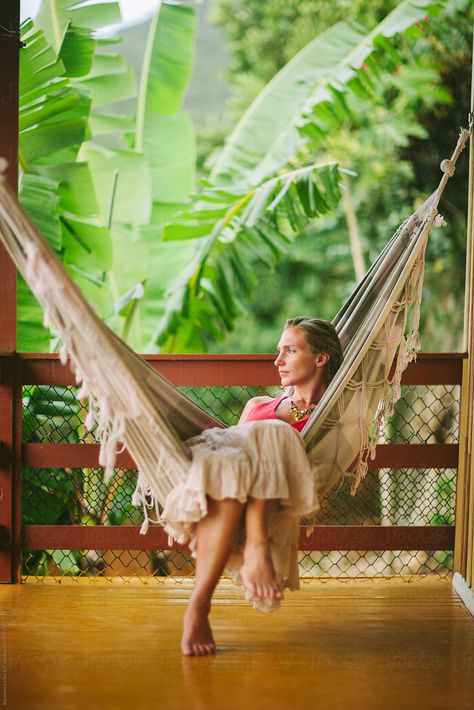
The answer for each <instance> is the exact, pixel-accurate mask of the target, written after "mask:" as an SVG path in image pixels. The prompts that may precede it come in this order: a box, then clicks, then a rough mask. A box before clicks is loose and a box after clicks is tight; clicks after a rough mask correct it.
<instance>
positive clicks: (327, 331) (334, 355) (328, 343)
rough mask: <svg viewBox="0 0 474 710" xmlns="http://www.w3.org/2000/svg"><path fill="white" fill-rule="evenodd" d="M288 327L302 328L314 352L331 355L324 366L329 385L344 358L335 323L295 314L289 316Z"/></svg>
mask: <svg viewBox="0 0 474 710" xmlns="http://www.w3.org/2000/svg"><path fill="white" fill-rule="evenodd" d="M286 328H300V329H301V330H302V331H303V333H304V337H305V340H306V342H307V343H308V345H309V347H310V348H311V351H312V352H313V353H327V354H328V355H329V361H328V363H327V365H326V367H325V368H324V380H325V384H326V385H328V384H329V383H330V382H331V380H332V378H333V377H334V375H335V374H336V372H337V370H338V369H339V368H340V366H341V363H342V360H343V358H344V356H343V354H342V348H341V342H340V340H339V336H338V334H337V333H336V329H335V328H334V326H333V324H332V323H330V322H329V321H327V320H323V319H322V318H313V317H312V316H295V318H288V320H287V321H286V323H285V330H286Z"/></svg>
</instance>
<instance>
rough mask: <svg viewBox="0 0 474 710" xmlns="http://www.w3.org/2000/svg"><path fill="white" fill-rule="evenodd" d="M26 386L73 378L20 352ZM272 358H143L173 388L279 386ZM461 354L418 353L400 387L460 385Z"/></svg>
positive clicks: (44, 359)
mask: <svg viewBox="0 0 474 710" xmlns="http://www.w3.org/2000/svg"><path fill="white" fill-rule="evenodd" d="M19 357H20V358H21V360H22V364H23V368H22V369H23V384H25V385H38V384H50V385H73V384H75V381H74V376H73V374H72V372H71V370H70V369H69V368H68V367H64V366H63V365H61V363H60V362H59V358H58V356H57V355H56V354H48V355H39V354H30V353H20V355H19ZM274 358H275V356H274V355H268V354H264V355H174V356H173V355H146V356H145V360H146V361H147V362H148V363H149V364H150V365H151V366H152V367H153V368H154V369H155V370H157V371H158V372H160V373H161V374H162V375H164V377H166V378H168V379H169V380H170V381H171V382H173V384H175V385H177V386H178V385H182V386H199V385H206V386H209V387H210V386H215V387H218V386H231V385H237V386H238V385H241V386H248V387H250V386H255V387H268V386H272V385H279V384H280V380H279V378H278V374H277V371H276V369H275V367H274V365H273V360H274ZM464 358H465V354H463V353H420V354H419V355H418V360H417V362H416V363H412V364H410V365H409V366H408V367H407V369H406V370H405V372H404V374H403V378H402V383H403V384H407V385H408V384H410V385H412V384H419V385H437V384H446V385H457V384H461V377H462V361H463V359H464Z"/></svg>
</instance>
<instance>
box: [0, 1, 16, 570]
mask: <svg viewBox="0 0 474 710" xmlns="http://www.w3.org/2000/svg"><path fill="white" fill-rule="evenodd" d="M19 26H20V0H2V2H1V3H0V107H1V108H0V110H1V114H0V120H1V124H0V157H1V158H5V159H6V160H7V161H8V169H7V171H6V179H7V180H8V182H9V184H10V186H11V188H12V189H13V190H14V191H15V192H16V191H17V185H18V67H19V47H20V43H19ZM15 349H16V269H15V266H14V265H13V263H12V261H11V260H10V258H9V256H8V255H7V252H6V250H5V248H4V247H3V245H0V364H1V372H0V378H1V383H0V582H3V583H11V582H15V581H17V572H18V570H17V567H18V560H19V540H18V537H17V533H18V520H17V518H16V517H15V516H17V513H18V505H17V502H18V491H16V490H15V481H16V479H17V474H18V469H17V468H16V467H15V451H16V443H15V436H16V434H15V413H14V397H15V374H14V373H15V366H14V362H13V360H12V359H10V358H9V359H6V360H5V359H4V355H5V354H11V353H13V352H14V351H15ZM2 360H3V362H2Z"/></svg>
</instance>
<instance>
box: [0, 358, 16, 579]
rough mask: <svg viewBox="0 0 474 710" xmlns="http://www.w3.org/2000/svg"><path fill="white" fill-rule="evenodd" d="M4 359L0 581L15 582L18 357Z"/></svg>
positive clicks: (0, 413) (1, 384)
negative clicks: (15, 441) (14, 421)
mask: <svg viewBox="0 0 474 710" xmlns="http://www.w3.org/2000/svg"><path fill="white" fill-rule="evenodd" d="M1 360H2V375H3V376H2V380H1V382H0V505H1V508H0V511H1V512H0V583H11V582H12V581H13V575H12V543H13V509H14V499H13V496H14V486H13V450H14V435H13V393H14V358H13V357H5V356H3V357H2V358H1Z"/></svg>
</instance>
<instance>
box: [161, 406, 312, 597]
mask: <svg viewBox="0 0 474 710" xmlns="http://www.w3.org/2000/svg"><path fill="white" fill-rule="evenodd" d="M186 444H187V445H188V446H189V449H190V451H191V454H192V462H191V465H190V468H189V472H188V475H187V479H186V481H185V482H184V483H182V484H180V485H179V486H177V487H176V488H175V489H174V490H173V491H172V492H171V493H170V494H169V496H168V497H167V499H166V502H165V506H164V509H163V512H162V515H161V519H162V522H163V524H164V527H165V530H166V531H167V532H168V534H169V535H170V537H171V538H174V539H175V540H177V541H178V542H179V543H181V544H186V545H188V546H189V547H190V549H191V551H192V553H193V556H196V523H197V522H198V521H199V520H201V518H203V517H204V516H205V515H206V514H207V500H206V496H210V497H211V498H214V499H215V500H223V499H224V498H234V499H236V500H238V501H240V502H241V503H245V502H246V501H247V500H248V498H249V497H252V498H264V499H277V500H278V501H279V503H278V505H277V506H276V508H275V509H274V511H273V512H272V513H271V515H270V516H269V518H268V522H267V532H268V543H269V547H270V553H271V556H272V561H273V566H274V569H275V574H276V578H277V581H278V583H279V585H280V587H281V588H282V589H283V588H284V587H287V588H289V589H292V590H293V589H298V588H299V573H298V536H299V526H300V518H301V517H302V516H305V515H310V514H311V513H314V512H316V511H317V510H318V509H319V501H318V495H317V489H318V486H317V480H316V475H315V470H314V469H312V468H311V464H310V462H309V460H308V458H307V456H306V453H305V450H304V445H303V441H302V439H301V437H300V435H299V433H298V432H297V431H296V430H295V429H293V427H291V426H289V425H288V424H286V423H285V422H282V421H280V420H278V419H276V420H274V419H271V420H265V421H255V422H248V423H246V424H241V425H238V426H233V427H229V428H227V429H219V428H215V429H206V430H205V431H204V432H202V434H200V435H199V436H195V437H193V438H192V439H189V440H188V441H187V442H186ZM244 541H245V536H244V529H243V524H242V525H241V528H240V529H239V531H238V534H237V536H236V540H235V544H234V547H233V551H232V554H231V556H230V558H229V561H228V564H227V567H226V570H227V572H228V573H230V575H231V576H232V578H233V579H234V581H235V583H236V584H237V585H239V586H241V585H242V580H241V578H240V574H239V570H240V568H241V566H242V562H243V547H244ZM246 597H247V599H250V600H251V601H252V602H253V605H254V606H255V608H257V609H260V610H261V611H272V610H273V609H276V608H278V607H279V606H280V602H279V601H277V600H267V599H256V598H252V597H251V595H250V593H249V592H247V593H246Z"/></svg>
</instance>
